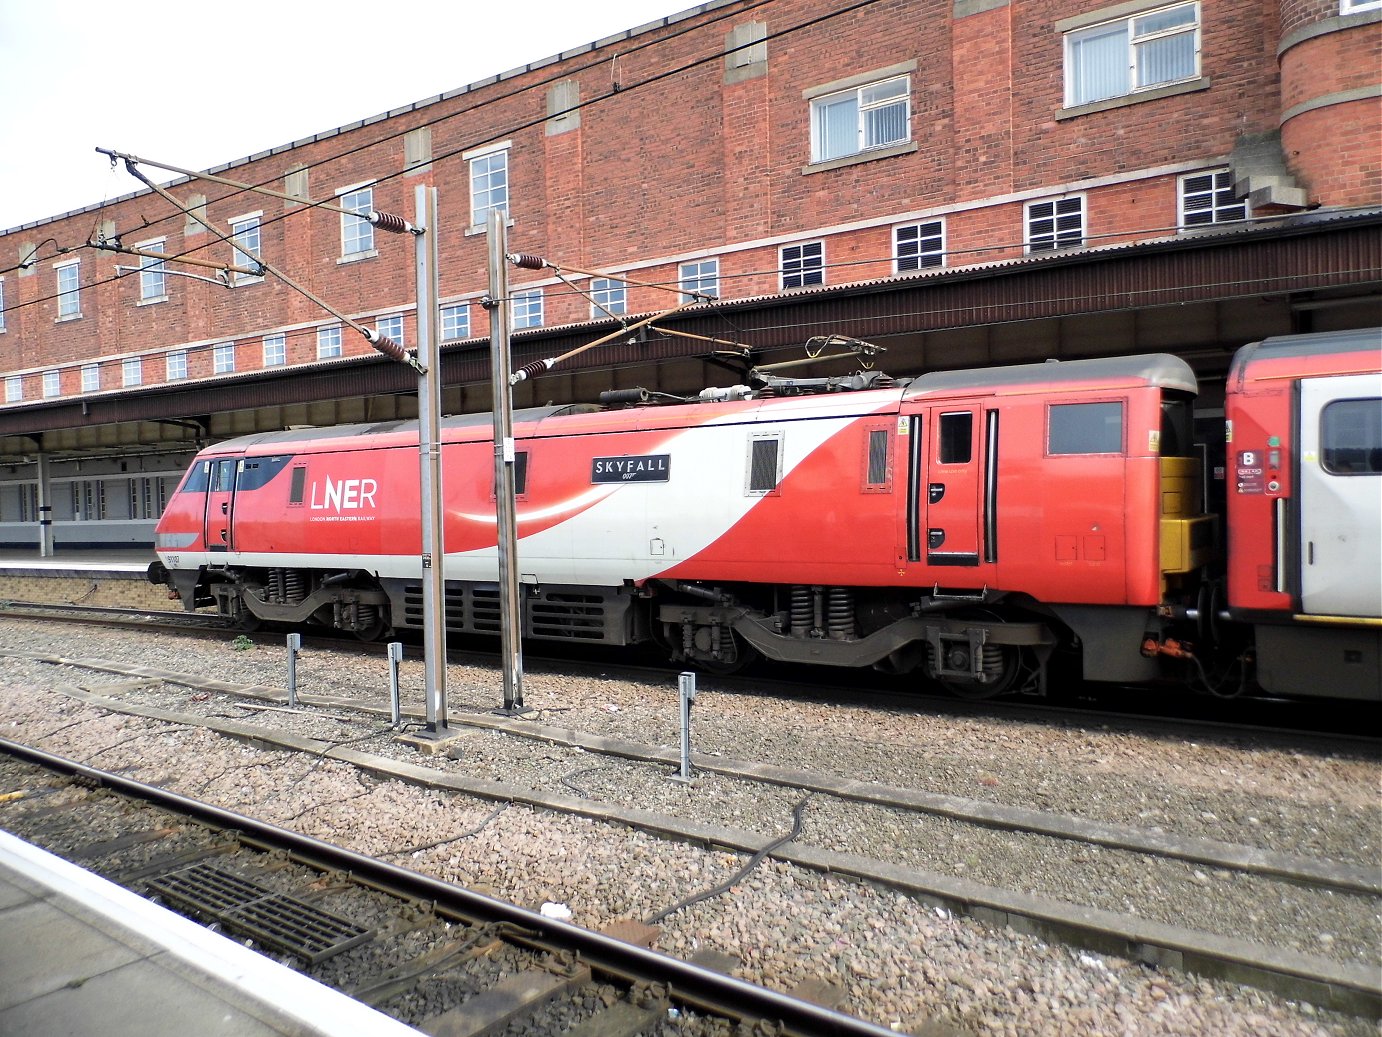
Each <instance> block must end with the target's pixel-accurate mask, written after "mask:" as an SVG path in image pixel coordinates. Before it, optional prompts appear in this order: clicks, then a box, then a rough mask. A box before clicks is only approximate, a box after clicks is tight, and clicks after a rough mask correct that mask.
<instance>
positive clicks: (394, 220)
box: [365, 209, 413, 234]
mask: <svg viewBox="0 0 1382 1037" xmlns="http://www.w3.org/2000/svg"><path fill="white" fill-rule="evenodd" d="M365 219H367V220H369V221H370V223H372V224H374V225H375V226H376V227H378V228H379V229H380V230H386V231H388V232H389V233H390V234H410V233H412V230H413V225H412V224H411V223H409V222H408V221H407V220H405V219H404V218H403V217H402V216H395V215H394V214H393V213H391V212H375V211H374V210H373V209H371V210H370V212H369V215H368V216H366V217H365Z"/></svg>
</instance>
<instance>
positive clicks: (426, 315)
mask: <svg viewBox="0 0 1382 1037" xmlns="http://www.w3.org/2000/svg"><path fill="white" fill-rule="evenodd" d="M416 195H417V225H418V226H419V227H421V228H423V231H424V233H422V234H419V235H418V236H417V238H416V241H417V340H418V342H417V345H418V358H419V359H420V360H421V365H420V366H421V368H422V372H421V373H420V374H419V375H418V383H417V414H418V454H419V463H420V475H421V497H422V647H423V674H424V677H423V680H424V687H425V691H426V698H427V731H428V732H429V733H431V734H434V735H436V734H441V733H443V732H445V731H446V573H445V565H446V541H445V534H444V530H443V528H442V523H443V519H444V515H445V510H444V509H443V507H442V500H443V498H442V465H441V343H440V339H441V336H440V335H439V334H438V331H439V329H438V328H437V317H438V310H437V189H436V188H435V187H427V186H426V185H419V186H418V188H417V192H416Z"/></svg>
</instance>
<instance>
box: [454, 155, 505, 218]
mask: <svg viewBox="0 0 1382 1037" xmlns="http://www.w3.org/2000/svg"><path fill="white" fill-rule="evenodd" d="M465 157H466V158H467V159H469V161H470V225H471V226H472V227H474V228H476V229H479V228H482V227H484V226H485V223H486V221H487V220H488V219H489V214H490V210H491V209H498V210H499V211H500V212H503V213H507V212H508V211H509V150H508V147H507V146H504V147H500V148H496V149H494V150H492V151H486V152H484V153H483V154H477V155H474V156H472V155H469V154H467V155H466V156H465Z"/></svg>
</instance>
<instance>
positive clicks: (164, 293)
mask: <svg viewBox="0 0 1382 1037" xmlns="http://www.w3.org/2000/svg"><path fill="white" fill-rule="evenodd" d="M164 241H165V239H163V238H160V239H159V240H157V241H145V242H143V243H142V244H139V245H136V246H135V248H141V249H143V250H144V251H146V252H162V251H163V245H164ZM165 270H167V267H165V266H164V265H163V260H161V259H155V258H154V257H153V256H140V257H139V301H140V302H141V303H145V302H162V301H163V300H164V299H166V298H168V277H167V275H166V274H165V273H164V271H165Z"/></svg>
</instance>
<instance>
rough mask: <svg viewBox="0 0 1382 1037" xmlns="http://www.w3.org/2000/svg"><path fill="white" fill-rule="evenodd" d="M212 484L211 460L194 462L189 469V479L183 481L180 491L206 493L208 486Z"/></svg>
mask: <svg viewBox="0 0 1382 1037" xmlns="http://www.w3.org/2000/svg"><path fill="white" fill-rule="evenodd" d="M210 484H211V462H210V461H203V462H201V463H200V464H194V465H193V466H192V467H191V468H189V469H188V470H187V479H186V480H185V481H184V482H183V484H182V488H181V489H180V490H179V491H178V492H179V493H205V492H206V488H207V487H208V486H209V485H210Z"/></svg>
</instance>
